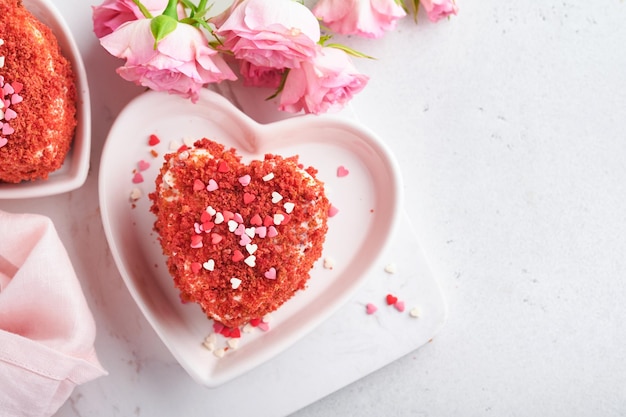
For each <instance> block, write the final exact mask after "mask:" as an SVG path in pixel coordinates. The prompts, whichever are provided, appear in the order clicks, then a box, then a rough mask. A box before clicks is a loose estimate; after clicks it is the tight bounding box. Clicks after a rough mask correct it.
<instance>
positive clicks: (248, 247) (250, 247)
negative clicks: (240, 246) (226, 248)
mask: <svg viewBox="0 0 626 417" xmlns="http://www.w3.org/2000/svg"><path fill="white" fill-rule="evenodd" d="M258 248H259V246H258V245H255V244H254V243H248V244H247V245H246V250H247V251H248V253H249V254H250V255H252V254H254V252H256V250H257V249H258Z"/></svg>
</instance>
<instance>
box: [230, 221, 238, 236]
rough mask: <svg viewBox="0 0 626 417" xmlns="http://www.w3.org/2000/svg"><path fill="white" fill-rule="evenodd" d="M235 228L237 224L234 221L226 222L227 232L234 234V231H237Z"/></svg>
mask: <svg viewBox="0 0 626 417" xmlns="http://www.w3.org/2000/svg"><path fill="white" fill-rule="evenodd" d="M237 226H239V224H238V223H237V222H236V221H234V220H229V221H228V231H229V232H231V233H232V232H234V231H235V230H237Z"/></svg>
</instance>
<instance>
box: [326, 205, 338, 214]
mask: <svg viewBox="0 0 626 417" xmlns="http://www.w3.org/2000/svg"><path fill="white" fill-rule="evenodd" d="M337 213H339V209H338V208H337V207H335V206H333V205H332V204H331V206H330V208H329V209H328V217H334V216H336V215H337Z"/></svg>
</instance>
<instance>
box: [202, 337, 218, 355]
mask: <svg viewBox="0 0 626 417" xmlns="http://www.w3.org/2000/svg"><path fill="white" fill-rule="evenodd" d="M216 343H217V335H216V334H215V333H211V334H210V335H208V336H207V337H205V338H204V341H203V342H202V346H204V347H205V348H207V349H208V350H210V351H211V352H213V351H214V350H215V344H216Z"/></svg>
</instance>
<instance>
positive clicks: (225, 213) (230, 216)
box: [222, 210, 235, 222]
mask: <svg viewBox="0 0 626 417" xmlns="http://www.w3.org/2000/svg"><path fill="white" fill-rule="evenodd" d="M222 216H224V220H225V221H226V222H228V221H229V220H232V219H233V218H234V217H235V214H234V213H233V212H232V211H228V210H224V211H223V212H222Z"/></svg>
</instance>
